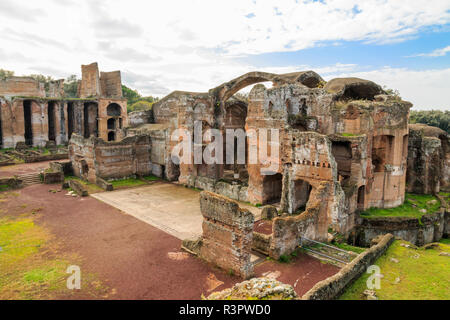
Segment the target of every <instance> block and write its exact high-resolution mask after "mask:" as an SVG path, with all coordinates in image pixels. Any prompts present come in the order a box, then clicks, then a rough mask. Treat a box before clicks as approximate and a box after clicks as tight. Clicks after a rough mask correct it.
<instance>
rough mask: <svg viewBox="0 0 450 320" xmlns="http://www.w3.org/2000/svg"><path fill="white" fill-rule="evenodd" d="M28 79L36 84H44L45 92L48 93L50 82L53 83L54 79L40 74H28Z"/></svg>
mask: <svg viewBox="0 0 450 320" xmlns="http://www.w3.org/2000/svg"><path fill="white" fill-rule="evenodd" d="M29 77H31V78H33V79H34V80H36V81H38V82H42V83H43V84H44V88H45V91H48V90H49V89H50V82H52V81H55V79H53V78H52V77H50V76H44V75H42V74H30V75H29Z"/></svg>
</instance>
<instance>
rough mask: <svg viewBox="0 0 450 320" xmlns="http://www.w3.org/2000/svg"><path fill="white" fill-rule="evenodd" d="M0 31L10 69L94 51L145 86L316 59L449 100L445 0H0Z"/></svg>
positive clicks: (449, 28) (449, 33) (427, 99)
mask: <svg viewBox="0 0 450 320" xmlns="http://www.w3.org/2000/svg"><path fill="white" fill-rule="evenodd" d="M0 43H1V45H0V68H3V69H8V70H14V71H15V72H16V75H26V74H31V73H42V74H45V75H50V76H53V77H55V78H65V77H67V76H69V75H71V74H77V75H78V76H80V65H81V64H88V63H91V62H94V61H97V62H98V63H99V66H100V69H101V70H102V71H112V70H121V71H122V81H123V82H124V84H126V85H127V86H129V87H131V88H135V89H137V90H138V91H139V92H141V93H142V94H145V95H155V96H164V95H166V94H168V93H170V92H171V91H173V90H185V91H199V92H201V91H206V90H208V89H210V88H212V87H215V86H217V85H219V84H221V83H222V82H225V81H228V80H231V79H232V78H234V77H237V76H239V75H241V74H243V73H246V72H249V71H255V70H259V71H268V72H277V73H284V72H294V71H301V70H309V69H312V70H315V71H316V72H318V73H319V74H321V75H322V76H323V77H324V78H325V79H326V80H329V79H332V78H334V77H342V76H356V77H360V78H366V79H370V80H373V81H375V82H377V83H379V84H381V85H385V86H387V87H389V88H395V89H398V90H399V91H400V93H401V95H402V97H403V98H404V99H405V100H409V101H411V102H413V103H414V105H415V107H414V108H415V109H431V108H434V109H441V110H449V109H450V1H448V0H410V1H398V0H364V1H361V0H322V1H310V0H309V1H301V0H276V1H268V0H261V1H260V0H226V1H225V0H219V1H216V0H204V1H200V0H164V1H162V0H158V1H153V0H150V1H149V0H147V1H135V0H126V1H119V0H116V1H94V0H85V1H80V0H77V1H75V0H40V1H22V0H0Z"/></svg>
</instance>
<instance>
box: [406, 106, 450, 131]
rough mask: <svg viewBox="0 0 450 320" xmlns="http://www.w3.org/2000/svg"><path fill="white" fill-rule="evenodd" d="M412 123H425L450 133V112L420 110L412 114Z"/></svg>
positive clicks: (410, 119)
mask: <svg viewBox="0 0 450 320" xmlns="http://www.w3.org/2000/svg"><path fill="white" fill-rule="evenodd" d="M409 122H410V123H423V124H427V125H429V126H433V127H438V128H441V129H442V130H444V131H446V132H447V133H450V111H448V110H446V111H440V110H420V111H411V112H410V118H409Z"/></svg>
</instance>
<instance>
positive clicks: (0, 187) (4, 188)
mask: <svg viewBox="0 0 450 320" xmlns="http://www.w3.org/2000/svg"><path fill="white" fill-rule="evenodd" d="M7 190H9V186H8V185H7V184H0V192H2V191H7Z"/></svg>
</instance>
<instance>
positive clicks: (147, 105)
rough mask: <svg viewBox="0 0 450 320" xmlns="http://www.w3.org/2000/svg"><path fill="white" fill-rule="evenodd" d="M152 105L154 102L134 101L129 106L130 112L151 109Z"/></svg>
mask: <svg viewBox="0 0 450 320" xmlns="http://www.w3.org/2000/svg"><path fill="white" fill-rule="evenodd" d="M152 106H153V102H148V101H145V100H139V101H137V102H135V103H133V104H132V105H131V106H128V112H133V111H145V110H151V109H152Z"/></svg>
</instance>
